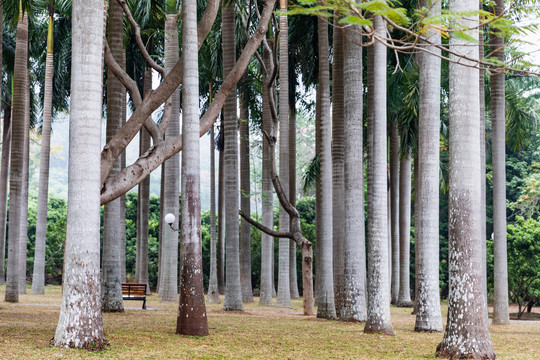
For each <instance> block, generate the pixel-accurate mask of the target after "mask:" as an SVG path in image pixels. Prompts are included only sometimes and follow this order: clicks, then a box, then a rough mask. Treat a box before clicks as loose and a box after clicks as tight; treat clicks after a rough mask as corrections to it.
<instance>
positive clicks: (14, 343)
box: [0, 286, 540, 359]
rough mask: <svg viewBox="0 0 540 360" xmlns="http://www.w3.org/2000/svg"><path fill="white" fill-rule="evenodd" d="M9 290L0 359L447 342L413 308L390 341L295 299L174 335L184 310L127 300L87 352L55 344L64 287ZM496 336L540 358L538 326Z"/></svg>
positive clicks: (400, 312)
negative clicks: (14, 294)
mask: <svg viewBox="0 0 540 360" xmlns="http://www.w3.org/2000/svg"><path fill="white" fill-rule="evenodd" d="M4 291H5V286H1V287H0V359H86V358H104V359H223V358H229V359H239V358H240V359H246V358H249V359H327V358H332V359H430V358H433V357H434V354H435V347H436V346H437V344H438V343H439V342H440V341H441V339H442V336H443V335H442V333H440V334H419V333H415V332H414V331H413V328H414V316H413V315H411V309H406V308H405V309H403V308H395V307H392V323H393V325H394V330H395V333H396V336H393V337H388V336H379V335H364V334H363V332H362V330H363V324H353V323H342V322H338V321H329V320H321V319H316V318H315V317H306V316H303V315H301V310H302V308H301V306H302V304H301V301H300V300H294V301H293V308H292V309H278V308H272V307H260V306H257V305H256V304H257V302H255V303H253V304H245V305H244V308H245V309H246V312H245V313H238V312H225V311H223V310H222V308H221V306H222V305H214V304H207V311H208V326H209V328H210V335H209V336H206V337H202V338H197V337H185V336H179V335H175V333H174V331H175V329H176V313H177V308H178V304H177V303H160V302H159V299H158V297H157V296H156V295H152V296H150V297H148V300H147V307H148V308H149V309H152V310H147V311H144V310H140V306H141V305H142V302H140V301H129V302H125V306H127V307H128V308H127V310H126V312H125V313H120V314H119V313H115V314H104V323H105V333H106V336H107V339H108V340H109V341H110V343H111V346H110V347H109V348H108V349H107V350H105V351H102V352H98V353H88V352H86V351H83V350H67V349H57V348H53V347H50V346H49V341H50V339H51V338H52V337H53V336H54V332H55V329H56V324H57V322H58V315H59V312H60V302H61V289H60V287H58V286H47V287H46V289H45V292H46V295H44V296H34V295H21V296H20V298H19V299H20V303H19V304H8V303H5V302H3V299H4ZM28 292H30V290H28ZM257 300H258V299H256V301H257ZM222 301H223V297H222ZM534 310H535V312H536V313H540V309H538V308H535V309H534ZM511 311H512V312H514V311H513V310H511ZM516 311H517V310H516ZM443 314H444V317H445V316H446V307H445V306H444V305H443ZM490 333H491V337H492V340H493V344H494V347H495V352H496V353H497V357H498V359H539V358H540V321H512V322H511V324H510V325H508V326H490Z"/></svg>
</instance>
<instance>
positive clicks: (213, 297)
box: [207, 90, 221, 304]
mask: <svg viewBox="0 0 540 360" xmlns="http://www.w3.org/2000/svg"><path fill="white" fill-rule="evenodd" d="M211 91H212V90H210V92H211ZM214 148H215V146H214V126H213V125H212V127H211V128H210V280H209V283H208V297H207V301H208V302H209V303H213V304H219V303H220V302H221V301H220V299H219V289H218V276H217V249H216V162H215V149H214Z"/></svg>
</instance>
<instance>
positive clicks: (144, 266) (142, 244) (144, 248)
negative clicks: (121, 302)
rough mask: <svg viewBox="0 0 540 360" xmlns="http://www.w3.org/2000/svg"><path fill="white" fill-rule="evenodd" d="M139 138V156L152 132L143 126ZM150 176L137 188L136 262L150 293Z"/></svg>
mask: <svg viewBox="0 0 540 360" xmlns="http://www.w3.org/2000/svg"><path fill="white" fill-rule="evenodd" d="M150 91H152V69H151V68H150V67H147V68H146V71H145V73H144V92H145V93H146V94H148V93H149V92H150ZM139 134H140V135H139V136H140V138H139V156H142V155H143V154H144V153H145V152H146V151H147V150H148V148H150V143H151V142H150V134H149V133H148V131H146V129H144V128H142V129H141V131H140V133H139ZM149 209H150V176H148V177H146V179H144V180H143V181H141V183H140V184H139V187H138V190H137V256H136V263H135V281H136V282H138V283H143V284H146V285H147V286H146V292H147V294H150V283H149V280H148V232H149V229H148V221H149V219H150V212H149Z"/></svg>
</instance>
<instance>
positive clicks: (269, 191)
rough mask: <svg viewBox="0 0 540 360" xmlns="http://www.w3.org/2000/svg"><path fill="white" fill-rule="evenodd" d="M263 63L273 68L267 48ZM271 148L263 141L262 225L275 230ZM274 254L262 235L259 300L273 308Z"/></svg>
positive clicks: (265, 125) (265, 122)
mask: <svg viewBox="0 0 540 360" xmlns="http://www.w3.org/2000/svg"><path fill="white" fill-rule="evenodd" d="M263 61H264V64H265V66H266V68H267V69H270V68H271V67H272V58H271V54H270V52H269V51H268V49H267V48H266V47H263ZM266 81H267V76H265V82H264V84H263V87H262V88H263V89H262V109H263V112H262V129H263V131H265V132H267V133H270V131H271V129H272V118H271V114H270V96H272V94H271V93H270V89H269V88H268V86H267V83H266ZM270 150H271V147H270V145H269V144H268V141H263V145H262V175H261V177H262V185H261V192H262V199H261V203H262V219H261V220H262V221H261V223H262V225H264V226H266V227H267V228H269V229H273V228H274V214H273V206H272V202H273V187H272V179H271V178H270V164H271V162H270V159H271V157H273V156H274V154H271V153H270ZM273 253H274V238H273V237H271V236H270V235H268V234H266V233H262V234H261V289H260V291H261V294H260V299H259V305H261V306H272V305H273V300H272V296H273V292H274V288H273V277H274V267H273V261H272V254H273Z"/></svg>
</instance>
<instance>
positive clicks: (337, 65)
mask: <svg viewBox="0 0 540 360" xmlns="http://www.w3.org/2000/svg"><path fill="white" fill-rule="evenodd" d="M338 21H339V17H338V16H335V17H334V24H335V25H338ZM333 46H334V56H333V64H332V65H333V66H332V233H333V234H332V236H333V240H332V241H333V242H332V245H333V258H334V259H333V261H334V269H333V270H334V296H335V302H336V315H337V316H338V317H341V314H340V311H341V309H342V308H343V295H344V294H343V287H344V284H343V271H344V258H343V255H344V252H343V242H344V240H343V238H344V236H345V194H344V191H345V190H344V187H345V184H344V178H343V177H344V171H345V170H344V166H345V165H344V153H345V148H344V137H345V130H344V121H345V119H344V117H345V115H344V111H345V109H344V106H345V103H344V101H345V99H344V88H343V86H344V85H343V81H344V80H343V56H344V54H343V30H342V29H340V28H339V26H336V27H334V39H333Z"/></svg>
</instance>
